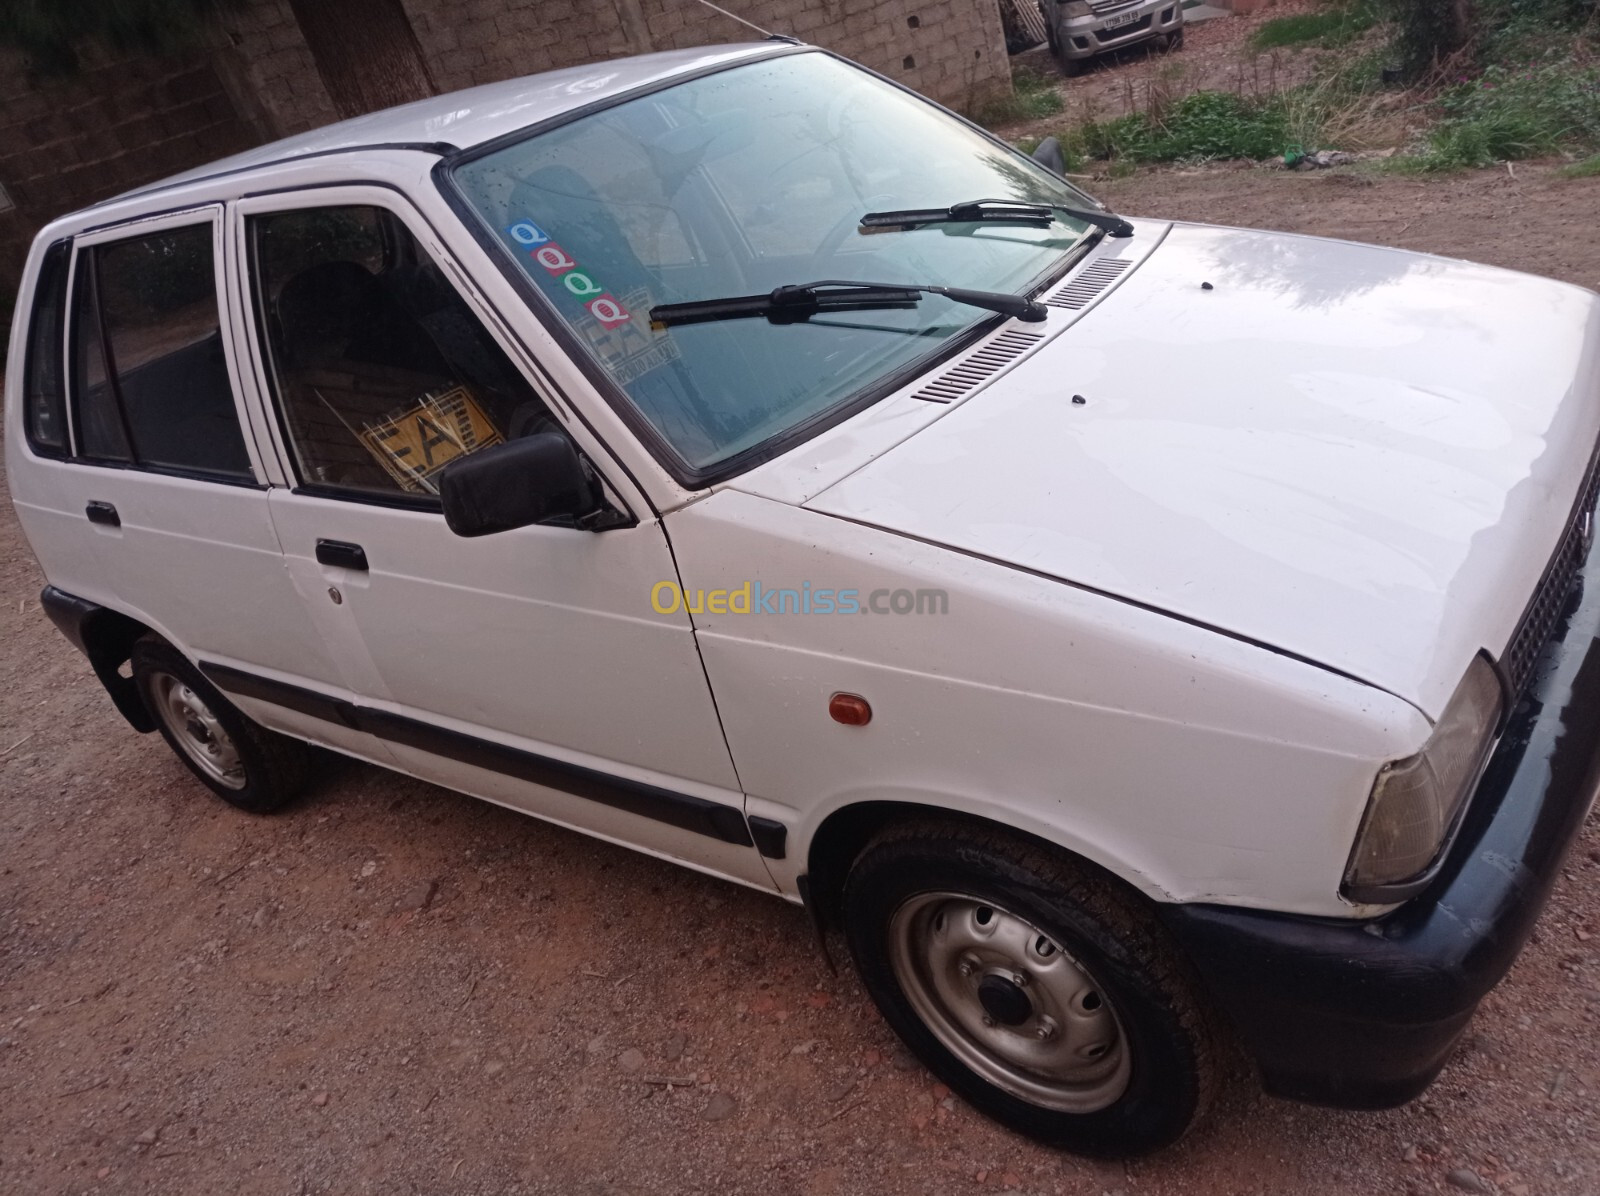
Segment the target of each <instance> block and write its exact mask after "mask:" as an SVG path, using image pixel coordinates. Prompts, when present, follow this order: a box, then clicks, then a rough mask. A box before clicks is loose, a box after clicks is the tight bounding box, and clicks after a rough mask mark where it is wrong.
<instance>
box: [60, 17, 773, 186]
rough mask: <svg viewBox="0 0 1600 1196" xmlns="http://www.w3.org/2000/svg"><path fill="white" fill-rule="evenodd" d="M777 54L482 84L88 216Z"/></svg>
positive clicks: (594, 67) (432, 142)
mask: <svg viewBox="0 0 1600 1196" xmlns="http://www.w3.org/2000/svg"><path fill="white" fill-rule="evenodd" d="M779 48H780V47H779V45H778V44H776V41H768V42H753V43H740V44H735V45H726V46H707V47H699V48H696V49H690V50H666V51H663V52H661V53H657V54H640V55H638V56H636V57H633V58H616V59H611V60H609V61H607V62H594V63H590V64H588V65H587V66H575V67H566V68H564V69H562V70H557V71H546V72H544V73H542V74H538V75H524V76H522V77H521V78H517V79H506V80H504V81H503V82H500V83H486V84H484V85H483V86H481V87H469V88H467V89H465V90H463V91H452V92H448V93H446V94H445V95H439V96H433V97H430V98H429V99H426V100H416V101H414V102H412V103H410V104H401V105H400V106H398V107H395V108H384V109H382V110H380V111H378V112H369V113H367V114H366V115H365V116H357V117H355V118H353V119H351V120H342V121H339V122H337V123H336V124H331V125H324V126H323V127H322V128H319V129H312V130H311V131H310V132H307V133H300V134H297V135H296V136H294V137H285V138H284V139H282V140H281V141H273V142H269V143H267V144H266V145H261V146H257V147H256V148H255V149H251V150H246V151H245V152H244V153H242V154H234V155H233V156H231V157H227V158H221V159H218V160H217V161H215V162H211V163H208V164H207V165H205V166H200V167H196V168H195V169H194V170H186V171H184V172H182V173H181V174H175V175H172V176H170V177H168V178H164V179H158V180H156V181H155V182H152V183H146V184H145V185H144V186H142V187H136V188H134V189H133V190H132V191H126V192H123V193H122V194H121V195H116V196H113V197H111V198H110V199H106V200H102V201H101V202H100V203H98V204H94V205H92V207H91V208H90V209H88V210H93V208H99V207H103V206H105V205H107V204H112V203H116V202H118V201H119V200H124V199H129V198H131V197H133V196H136V195H144V194H147V193H149V192H152V191H160V190H164V189H166V188H168V187H171V186H175V185H177V184H180V183H192V182H198V181H200V180H202V179H207V178H212V177H214V176H216V175H221V174H230V173H233V172H235V171H240V170H249V169H252V168H254V167H258V166H267V165H270V164H272V163H275V162H286V161H292V160H294V159H296V158H303V157H307V156H309V155H312V154H327V153H337V152H338V151H340V150H354V149H360V148H363V147H372V146H407V147H412V148H418V147H427V148H434V149H437V150H438V151H439V152H440V153H448V152H451V151H452V150H458V149H467V148H470V147H471V146H475V145H481V144H483V143H484V142H486V141H492V140H494V139H495V138H496V137H502V136H504V135H506V134H508V133H515V132H516V131H517V130H519V129H524V128H527V127H528V126H529V125H534V124H538V123H539V122H541V121H545V120H549V119H551V118H552V117H557V116H561V115H562V114H563V113H567V112H571V111H573V110H575V109H578V108H584V107H587V106H588V105H590V104H593V103H596V102H597V101H602V100H606V99H609V98H611V97H614V96H619V95H623V94H625V93H627V92H630V91H634V90H636V89H638V88H646V87H650V86H652V85H655V84H659V83H664V82H668V81H670V80H671V79H672V78H674V77H675V76H678V75H692V74H696V73H698V72H700V71H703V70H706V69H711V68H716V67H719V66H725V65H728V64H731V63H734V62H738V61H740V60H742V59H749V58H756V57H760V56H762V55H765V54H771V53H773V52H774V50H777V49H779Z"/></svg>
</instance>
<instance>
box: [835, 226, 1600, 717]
mask: <svg viewBox="0 0 1600 1196" xmlns="http://www.w3.org/2000/svg"><path fill="white" fill-rule="evenodd" d="M1207 284H1209V285H1207ZM1597 345H1600V304H1597V300H1596V297H1595V296H1594V295H1592V294H1590V293H1589V292H1588V291H1584V290H1581V289H1579V288H1576V287H1572V286H1567V285H1565V284H1561V283H1555V282H1550V281H1547V280H1544V279H1538V278H1533V277H1529V276H1526V275H1521V274H1515V273H1511V272H1508V271H1504V270H1498V269H1493V268H1490V267H1486V266H1478V265H1473V264H1470V263H1466V262H1458V261H1452V260H1446V259H1442V258H1436V257H1428V256H1424V255H1420V254H1412V253H1405V252H1400V251H1395V250H1388V249H1380V248H1375V247H1371V246H1362V245H1353V244H1347V243H1342V242H1334V241H1325V240H1319V239H1315V238H1309V237H1296V236H1288V235H1280V234H1269V233H1259V232H1247V231H1242V230H1233V229H1219V228H1208V227H1198V226H1185V225H1176V226H1173V227H1172V229H1171V231H1170V232H1169V233H1168V234H1167V236H1166V239H1165V240H1164V241H1163V242H1162V244H1161V245H1160V246H1159V247H1158V248H1157V249H1156V250H1155V251H1154V252H1153V253H1151V254H1150V256H1149V257H1148V258H1147V259H1146V260H1145V262H1144V263H1143V264H1142V265H1140V266H1139V267H1138V268H1136V269H1134V270H1132V271H1130V272H1129V275H1128V276H1127V277H1126V278H1125V279H1124V280H1123V282H1122V283H1121V285H1119V286H1118V287H1117V288H1116V289H1115V290H1113V291H1112V292H1110V294H1108V295H1107V296H1106V297H1105V298H1104V299H1103V300H1102V301H1101V302H1100V303H1099V304H1098V305H1097V306H1096V307H1094V308H1092V309H1091V310H1090V311H1088V312H1087V313H1086V314H1084V315H1083V317H1082V318H1080V319H1078V320H1077V321H1076V322H1074V323H1072V324H1070V325H1069V326H1068V327H1066V328H1065V329H1064V330H1063V331H1061V332H1060V333H1059V334H1058V335H1055V336H1054V337H1053V338H1052V339H1051V340H1050V341H1049V343H1048V344H1046V345H1045V346H1044V347H1043V348H1042V349H1040V350H1039V351H1037V352H1035V353H1034V354H1033V355H1032V356H1030V357H1028V358H1026V359H1024V360H1023V361H1022V362H1021V363H1020V364H1018V365H1017V366H1015V367H1013V368H1012V369H1011V370H1010V371H1009V372H1007V373H1005V374H1003V375H1001V376H1000V377H999V378H998V379H997V380H996V381H994V382H993V383H991V384H990V385H989V386H988V387H987V388H985V389H983V390H980V391H978V392H977V393H975V394H973V395H971V396H970V397H968V398H967V399H966V400H965V401H964V402H961V403H960V404H958V405H955V406H952V407H951V408H949V409H948V410H947V411H946V412H945V414H944V415H943V416H942V417H941V418H939V419H937V420H935V421H934V422H932V423H930V424H929V425H928V426H926V427H924V428H923V429H922V430H920V431H918V432H917V433H916V434H914V435H912V436H910V437H909V438H908V439H906V440H905V441H903V442H902V443H900V444H899V445H897V446H895V447H893V448H891V449H890V450H889V451H887V452H885V453H883V454H881V455H879V456H877V457H876V458H874V459H872V460H870V461H869V462H867V463H865V464H864V465H862V466H861V467H860V468H859V469H856V470H855V471H854V472H852V473H850V474H849V475H848V476H846V477H844V478H843V479H842V480H840V481H839V482H837V483H836V484H834V485H832V486H830V487H828V488H827V489H826V490H823V491H822V492H821V493H820V494H817V495H815V496H814V497H812V498H811V499H810V500H809V501H807V502H806V503H805V506H807V507H808V508H810V509H812V510H815V511H819V512H823V513H825V514H828V515H832V516H838V517H842V518H847V519H851V520H855V521H857V522H861V523H866V524H870V525H875V526H877V527H881V528H884V529H888V530H891V531H894V532H899V533H903V534H905V535H908V536H914V537H917V538H919V539H922V540H925V541H929V542H931V543H935V544H939V545H944V546H948V547H950V548H952V549H955V550H958V551H961V552H964V553H970V554H973V555H976V556H980V557H983V558H986V559H989V560H993V561H998V562H1003V563H1005V564H1008V565H1011V566H1014V567H1017V568H1020V569H1025V570H1028V571H1031V572H1033V573H1037V574H1039V575H1041V577H1043V578H1048V579H1054V580H1059V581H1062V582H1067V583H1071V584H1074V585H1078V586H1083V587H1088V588H1092V589H1095V590H1098V591H1101V592H1103V593H1105V594H1108V595H1112V596H1114V597H1116V598H1119V599H1123V600H1126V601H1129V602H1135V603H1139V604H1141V605H1145V606H1149V607H1154V608H1157V609H1159V610H1161V611H1164V612H1168V613H1170V614H1172V615H1175V616H1178V617H1181V618H1184V619H1188V620H1192V621H1195V622H1198V623H1201V624H1204V625H1206V626H1209V627H1212V628H1214V629H1216V630H1218V631H1221V632H1224V633H1226V634H1229V635H1233V636H1239V637H1244V638H1247V639H1250V640H1254V641H1257V642H1259V643H1261V644H1263V645H1265V646H1267V647H1269V648H1271V649H1274V650H1276V651H1281V652H1286V653H1289V654H1293V655H1296V656H1299V657H1302V658H1304V659H1306V660H1309V661H1311V662H1314V663H1316V664H1318V665H1320V666H1323V667H1326V668H1330V669H1334V670H1337V671H1339V672H1342V673H1345V674H1347V675H1349V676H1352V677H1355V678H1357V679H1359V680H1362V681H1365V682H1367V683H1369V684H1372V685H1375V686H1378V687H1381V688H1383V689H1385V690H1387V691H1389V692H1390V693H1393V694H1395V695H1397V696H1399V697H1401V698H1404V699H1406V700H1407V701H1410V702H1412V703H1413V704H1415V705H1416V706H1417V707H1418V708H1419V709H1421V710H1422V711H1423V713H1425V714H1427V715H1428V716H1429V717H1433V718H1436V717H1437V716H1438V714H1439V712H1440V711H1441V709H1442V708H1443V706H1444V704H1445V702H1446V701H1447V700H1448V699H1449V696H1450V694H1451V692H1452V691H1453V690H1454V688H1455V686H1456V684H1457V683H1458V681H1459V680H1460V678H1461V676H1462V673H1463V672H1464V670H1465V669H1466V667H1467V665H1468V663H1469V662H1470V660H1471V658H1472V656H1473V654H1474V653H1476V652H1478V651H1479V650H1480V649H1487V650H1489V651H1490V652H1491V653H1498V652H1499V651H1500V650H1501V649H1502V648H1503V647H1504V646H1505V644H1506V643H1507V642H1508V640H1509V639H1510V637H1511V634H1512V632H1513V630H1514V629H1515V626H1516V624H1517V621H1518V619H1519V618H1520V616H1521V614H1522V612H1523V610H1524V609H1525V607H1526V604H1527V602H1528V599H1529V598H1530V596H1531V595H1532V593H1533V591H1534V589H1535V587H1536V585H1537V583H1538V580H1539V578H1540V576H1541V575H1542V573H1543V571H1544V568H1545V566H1546V564H1547V562H1548V561H1549V559H1550V556H1551V554H1552V553H1553V552H1554V550H1555V546H1556V543H1557V540H1558V538H1559V536H1560V535H1561V533H1562V530H1563V528H1564V526H1565V524H1566V521H1567V519H1568V517H1569V515H1570V512H1571V510H1572V507H1573V503H1574V501H1575V498H1576V495H1577V491H1578V487H1579V484H1580V481H1581V479H1582V476H1583V474H1584V471H1585V469H1586V468H1587V464H1588V462H1589V459H1590V457H1591V454H1592V452H1593V448H1594V444H1595V439H1596V433H1597V429H1600V403H1597V401H1596V399H1597V395H1596V391H1597V386H1596V382H1597V375H1600V352H1597ZM1075 396H1077V397H1075ZM1078 397H1081V399H1082V400H1083V401H1082V402H1079V401H1078ZM904 401H906V402H916V401H918V400H913V399H906V400H904Z"/></svg>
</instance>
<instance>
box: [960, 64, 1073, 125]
mask: <svg viewBox="0 0 1600 1196" xmlns="http://www.w3.org/2000/svg"><path fill="white" fill-rule="evenodd" d="M1011 86H1012V93H1011V94H1010V95H1008V96H1002V97H1000V98H999V99H996V100H990V101H989V102H988V103H985V104H980V105H978V106H977V107H976V108H975V109H973V111H972V113H971V114H970V115H971V116H972V119H973V120H975V121H977V122H978V123H979V124H980V125H983V126H984V127H986V128H993V127H994V126H995V125H1014V124H1019V123H1021V122H1022V121H1025V120H1038V119H1039V118H1040V117H1043V116H1054V115H1055V114H1056V113H1058V112H1060V111H1061V109H1062V102H1061V93H1060V92H1059V91H1057V90H1056V88H1055V81H1054V80H1052V79H1051V78H1050V77H1049V76H1047V75H1040V74H1037V73H1035V72H1034V71H1030V70H1018V71H1013V72H1012V74H1011Z"/></svg>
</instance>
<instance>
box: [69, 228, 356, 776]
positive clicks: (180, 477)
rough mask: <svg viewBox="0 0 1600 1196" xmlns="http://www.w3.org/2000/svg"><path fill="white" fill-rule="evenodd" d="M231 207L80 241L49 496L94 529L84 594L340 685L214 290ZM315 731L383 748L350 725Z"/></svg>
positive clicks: (253, 665)
mask: <svg viewBox="0 0 1600 1196" xmlns="http://www.w3.org/2000/svg"><path fill="white" fill-rule="evenodd" d="M221 216H222V210H221V209H220V208H218V207H205V208H199V209H195V210H191V211H187V212H183V213H179V214H176V215H170V216H164V217H161V218H159V219H154V220H147V221H139V222H137V223H135V224H132V225H125V226H120V227H117V228H112V229H107V230H103V231H99V232H96V233H91V234H86V235H83V236H80V237H78V238H76V239H75V241H74V244H73V249H72V259H71V268H70V274H69V276H68V279H67V282H66V295H67V297H66V304H65V306H66V313H67V329H66V337H65V348H66V357H67V378H68V387H67V391H68V395H69V398H70V401H69V404H68V424H69V427H70V431H71V440H70V447H71V452H70V454H67V453H65V452H64V454H63V455H64V457H65V459H64V460H63V461H62V462H61V464H60V466H59V469H58V470H57V476H56V477H55V478H54V484H53V487H52V489H53V492H54V496H55V504H54V505H58V506H59V507H60V508H61V510H59V511H58V512H57V517H58V519H59V520H61V521H63V522H64V525H65V526H64V528H63V530H65V528H66V527H70V528H71V529H72V531H73V534H76V535H78V536H81V537H84V538H87V539H88V540H89V541H90V550H91V553H92V558H93V561H94V564H93V567H92V568H91V569H89V570H87V573H88V576H86V577H85V578H83V579H81V580H80V581H79V582H78V583H77V588H78V589H80V590H84V591H87V592H84V593H82V594H81V596H82V597H85V598H89V599H91V600H95V601H99V602H102V603H103V604H104V605H106V606H108V607H111V608H113V609H116V610H120V611H123V612H124V613H126V614H128V615H130V616H132V617H134V618H136V619H138V620H140V621H141V622H143V623H145V624H147V625H148V626H150V627H153V628H155V629H156V630H157V631H159V632H160V633H161V634H162V635H164V636H165V637H166V638H167V639H169V640H171V641H172V642H173V643H174V644H175V645H177V646H178V647H179V648H180V649H181V650H183V651H184V652H186V653H187V654H188V655H189V656H190V657H191V658H194V659H196V660H198V661H200V662H201V663H202V665H203V666H206V665H209V666H213V667H215V666H218V665H220V666H223V667H228V668H243V669H248V670H250V671H251V672H252V673H256V674H269V675H275V676H278V677H281V678H284V679H286V680H293V681H311V682H315V683H318V684H320V685H335V686H336V685H338V684H339V682H340V680H341V678H340V674H339V673H338V669H337V662H336V659H335V656H334V654H333V653H332V652H331V651H330V650H329V648H328V646H327V644H326V643H325V642H324V641H323V640H322V639H321V637H319V635H318V634H317V632H316V630H315V627H314V625H313V623H312V621H311V620H310V619H309V618H308V617H307V614H306V610H305V605H304V603H303V602H302V601H301V599H300V596H299V595H298V594H296V593H295V591H294V588H293V585H292V583H291V581H290V578H289V575H288V573H287V572H286V571H285V569H284V567H283V556H282V552H281V550H280V548H279V545H278V540H277V535H276V532H275V530H274V528H273V525H272V519H271V516H270V514H269V512H268V509H267V484H268V482H269V473H268V470H267V468H265V466H264V462H263V458H262V455H261V453H260V452H259V451H258V450H257V447H256V443H255V437H254V435H253V434H252V432H251V431H250V421H249V419H248V418H245V411H244V408H243V406H242V405H241V403H240V401H239V397H238V394H239V390H238V387H237V385H236V382H237V377H238V370H237V365H236V362H235V360H234V347H233V343H232V337H231V336H230V335H229V324H228V321H227V320H226V319H225V318H224V315H223V308H222V305H221V304H220V303H219V295H220V294H222V293H224V292H225V281H226V279H225V271H224V268H223V258H224V255H223V252H222V248H223V241H222V232H221ZM65 447H66V446H63V448H64V449H65ZM46 568H47V569H49V564H48V562H47V563H46ZM68 584H73V583H70V582H69V583H68ZM267 721H269V722H272V723H275V724H276V725H279V726H280V727H282V728H283V729H286V730H291V731H293V730H297V729H300V728H298V727H293V726H288V725H285V723H284V721H283V720H281V719H271V718H269V719H268V720H267ZM318 730H319V731H320V730H321V728H318ZM319 738H327V739H330V741H336V742H337V743H338V745H339V746H343V747H345V748H346V749H347V750H352V751H356V752H359V753H361V754H364V755H371V756H373V757H375V758H379V759H385V760H386V759H387V754H386V753H385V752H384V750H383V749H382V748H381V747H377V746H376V745H375V741H373V740H372V739H371V738H370V737H369V736H366V735H360V734H356V733H352V732H349V731H348V729H344V730H343V731H342V732H341V733H340V734H337V735H334V736H331V737H330V736H327V735H319Z"/></svg>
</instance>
